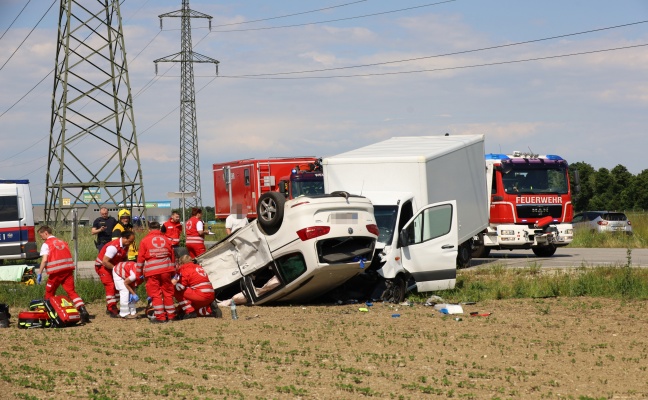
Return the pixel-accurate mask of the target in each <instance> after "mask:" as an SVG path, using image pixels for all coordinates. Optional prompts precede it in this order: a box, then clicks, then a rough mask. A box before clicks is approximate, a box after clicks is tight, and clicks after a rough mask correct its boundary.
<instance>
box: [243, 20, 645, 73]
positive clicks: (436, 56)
mask: <svg viewBox="0 0 648 400" xmlns="http://www.w3.org/2000/svg"><path fill="white" fill-rule="evenodd" d="M647 22H648V20H645V21H639V22H631V23H628V24H622V25H615V26H609V27H606V28H597V29H590V30H587V31H582V32H575V33H567V34H564V35H557V36H550V37H546V38H541V39H533V40H526V41H523V42H515V43H508V44H500V45H496V46H489V47H482V48H479V49H472V50H462V51H455V52H452V53H443V54H436V55H432V56H422V57H414V58H406V59H401V60H392V61H384V62H377V63H371V64H360V65H350V66H346V67H334V68H321V69H312V70H305V71H294V72H275V73H268V74H246V75H237V76H236V77H258V76H276V75H294V74H306V73H313V72H325V71H336V70H343V69H352V68H365V67H375V66H379V65H388V64H398V63H403V62H409V61H419V60H425V59H430V58H439V57H447V56H456V55H459V54H468V53H476V52H479V51H485V50H495V49H501V48H504V47H512V46H519V45H523V44H530V43H537V42H543V41H547V40H554V39H562V38H566V37H570V36H577V35H584V34H588V33H594V32H601V31H605V30H610V29H617V28H625V27H628V26H632V25H639V24H645V23H647Z"/></svg>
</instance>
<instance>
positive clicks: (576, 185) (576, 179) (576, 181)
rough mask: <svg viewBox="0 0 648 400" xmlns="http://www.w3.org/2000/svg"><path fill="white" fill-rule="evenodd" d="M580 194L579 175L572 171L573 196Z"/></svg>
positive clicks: (576, 171)
mask: <svg viewBox="0 0 648 400" xmlns="http://www.w3.org/2000/svg"><path fill="white" fill-rule="evenodd" d="M579 192H580V175H579V173H578V170H577V169H575V170H574V194H578V193H579Z"/></svg>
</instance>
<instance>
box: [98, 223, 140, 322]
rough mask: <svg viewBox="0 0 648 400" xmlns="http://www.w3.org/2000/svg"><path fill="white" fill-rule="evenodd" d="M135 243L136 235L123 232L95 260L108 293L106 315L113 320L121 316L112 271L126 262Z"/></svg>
mask: <svg viewBox="0 0 648 400" xmlns="http://www.w3.org/2000/svg"><path fill="white" fill-rule="evenodd" d="M133 242H135V233H133V232H130V231H126V232H122V233H121V236H120V237H119V238H118V239H114V240H112V241H110V242H108V243H106V245H105V246H104V247H103V248H102V249H101V251H100V252H99V255H98V256H97V258H96V259H95V272H96V273H97V275H99V280H101V283H102V284H103V285H104V290H105V291H106V314H109V315H110V316H111V317H113V318H117V317H118V316H119V309H118V308H117V297H116V296H115V294H116V290H115V289H116V288H115V280H114V279H113V273H112V270H113V268H114V267H115V265H116V264H117V263H119V262H121V261H126V259H127V257H128V248H129V246H130V245H131V243H133Z"/></svg>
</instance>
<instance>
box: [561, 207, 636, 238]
mask: <svg viewBox="0 0 648 400" xmlns="http://www.w3.org/2000/svg"><path fill="white" fill-rule="evenodd" d="M572 224H573V225H574V228H577V229H590V230H591V231H592V232H625V233H626V234H628V235H632V224H631V223H630V220H629V219H628V217H627V216H626V215H625V214H624V213H622V212H614V211H585V212H582V213H578V214H576V215H574V218H573V219H572Z"/></svg>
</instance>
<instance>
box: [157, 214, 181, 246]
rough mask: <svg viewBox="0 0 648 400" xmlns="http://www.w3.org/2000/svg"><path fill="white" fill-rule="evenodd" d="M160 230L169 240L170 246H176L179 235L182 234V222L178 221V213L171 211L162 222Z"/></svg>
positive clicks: (178, 242) (178, 243) (178, 241)
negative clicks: (167, 218) (169, 216)
mask: <svg viewBox="0 0 648 400" xmlns="http://www.w3.org/2000/svg"><path fill="white" fill-rule="evenodd" d="M160 232H162V233H164V235H165V236H166V237H167V238H168V239H169V240H170V241H171V246H173V248H176V247H178V246H179V245H180V236H181V235H182V222H180V214H178V213H177V212H175V211H174V212H172V213H171V218H169V220H168V221H166V222H165V223H163V224H162V226H161V227H160Z"/></svg>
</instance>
